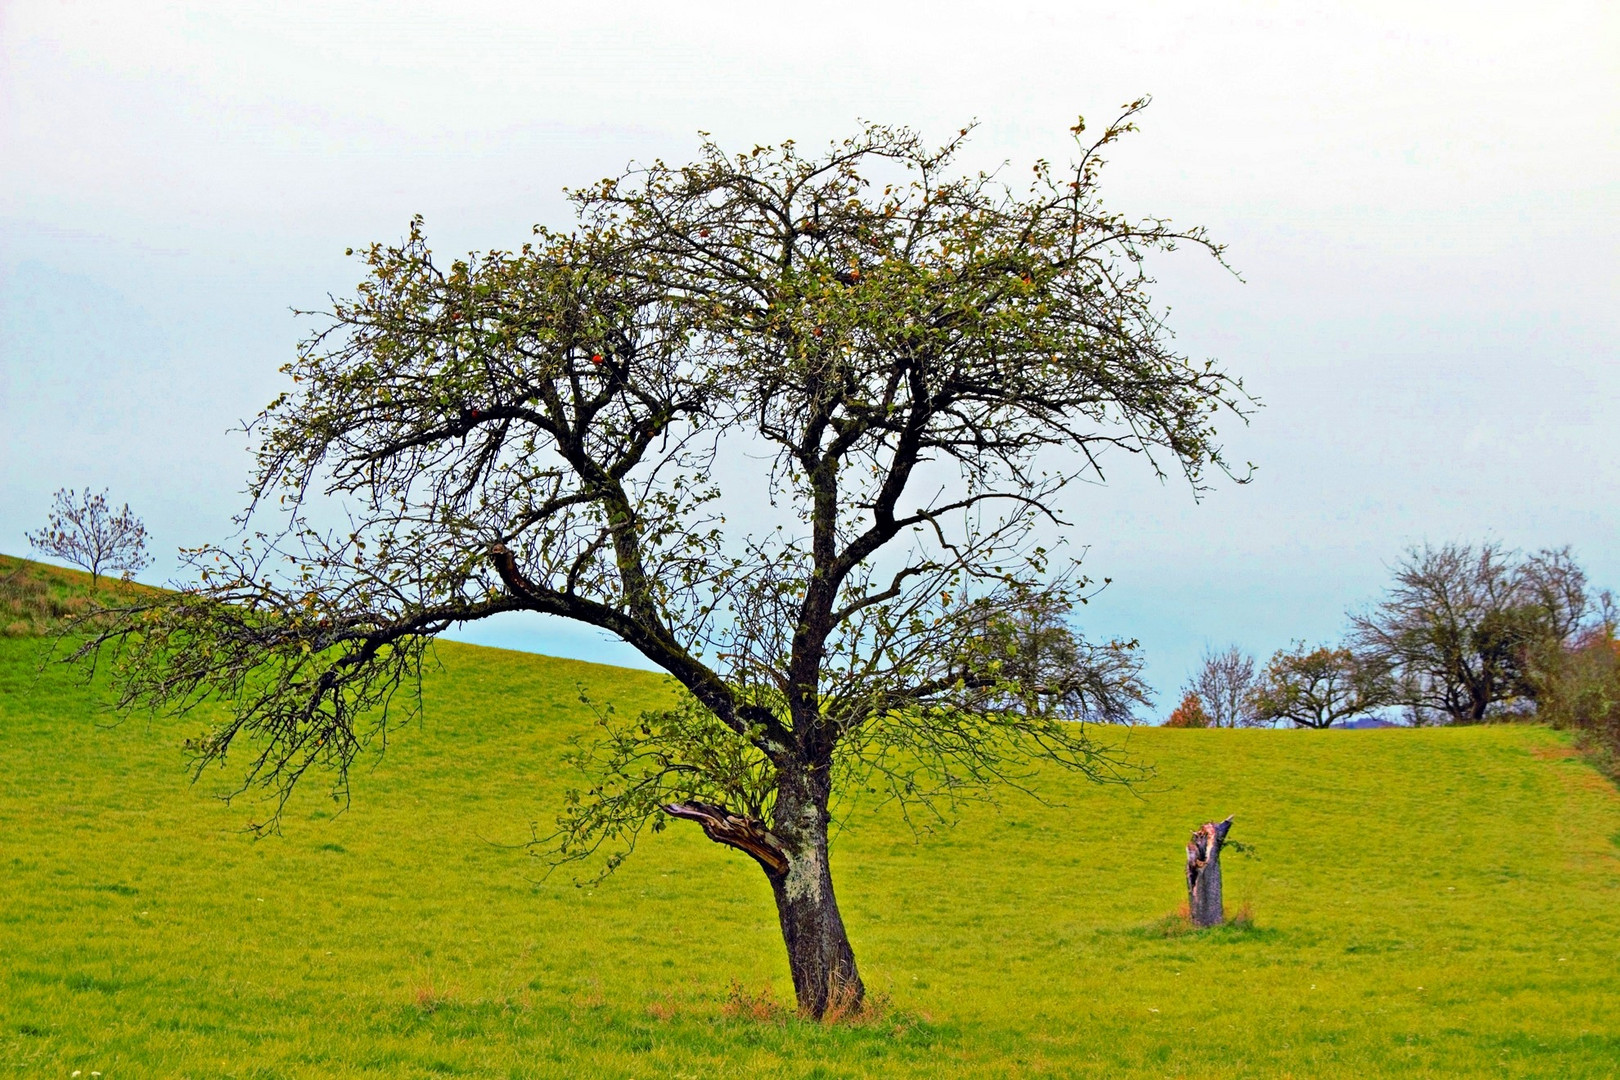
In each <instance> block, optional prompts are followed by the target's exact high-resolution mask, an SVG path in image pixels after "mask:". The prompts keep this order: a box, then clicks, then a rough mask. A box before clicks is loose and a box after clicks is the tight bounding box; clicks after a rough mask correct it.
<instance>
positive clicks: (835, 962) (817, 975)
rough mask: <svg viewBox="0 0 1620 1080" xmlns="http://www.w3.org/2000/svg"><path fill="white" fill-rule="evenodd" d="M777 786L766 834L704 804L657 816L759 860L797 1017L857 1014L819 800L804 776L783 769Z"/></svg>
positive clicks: (858, 997)
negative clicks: (693, 825)
mask: <svg viewBox="0 0 1620 1080" xmlns="http://www.w3.org/2000/svg"><path fill="white" fill-rule="evenodd" d="M778 782H779V784H780V787H779V789H778V793H777V800H776V813H775V814H774V817H775V822H774V824H773V825H772V827H771V828H769V829H767V828H766V827H765V825H764V823H763V822H760V821H757V820H755V819H753V818H749V817H744V816H741V815H737V814H733V813H731V812H729V811H727V810H726V809H725V808H724V807H720V806H713V805H711V804H708V803H699V802H687V803H675V804H672V805H669V806H666V807H664V811H665V812H666V813H668V814H670V815H672V816H674V817H679V818H686V819H688V820H690V821H696V822H697V823H698V824H699V825H701V826H702V827H703V831H704V833H705V834H706V835H707V836H708V837H709V839H711V840H713V841H715V842H716V843H720V844H725V845H727V846H728V847H734V848H736V849H737V850H739V851H742V852H745V853H746V854H748V855H749V856H751V857H752V858H753V859H754V861H755V862H757V863H759V865H760V868H761V869H762V870H764V871H765V877H766V878H767V879H768V880H769V881H770V883H771V891H772V893H774V894H775V897H776V913H777V917H778V919H779V920H780V922H781V926H782V941H783V944H785V945H786V946H787V954H788V969H789V970H790V971H791V972H792V975H793V993H794V996H795V998H797V1000H798V1006H799V1012H800V1014H801V1015H804V1016H807V1017H810V1018H812V1019H816V1020H820V1019H822V1018H823V1017H824V1016H826V1015H827V1014H828V1013H831V1014H833V1015H834V1016H839V1015H845V1014H848V1013H850V1012H853V1011H857V1010H859V1008H860V1007H861V1003H862V1002H863V1001H864V1000H865V998H866V987H865V986H864V985H863V984H862V983H861V976H860V972H859V971H858V970H857V969H856V966H855V950H854V949H852V948H851V947H850V944H849V935H848V934H847V933H846V932H845V930H844V919H843V916H842V915H840V914H839V912H838V899H837V897H835V896H834V895H833V885H832V871H831V869H830V867H829V865H828V862H827V819H828V814H827V809H826V805H825V800H824V799H817V798H816V797H815V794H814V792H813V791H812V790H810V788H811V784H810V782H809V778H808V777H805V776H793V775H790V774H789V772H788V770H783V772H782V774H781V775H780V777H779V781H778Z"/></svg>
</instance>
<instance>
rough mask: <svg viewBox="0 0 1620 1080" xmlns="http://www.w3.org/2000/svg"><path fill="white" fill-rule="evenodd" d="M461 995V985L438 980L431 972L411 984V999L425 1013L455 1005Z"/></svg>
mask: <svg viewBox="0 0 1620 1080" xmlns="http://www.w3.org/2000/svg"><path fill="white" fill-rule="evenodd" d="M460 995H461V990H460V988H459V987H456V986H450V985H447V984H444V983H440V982H437V981H435V980H434V978H433V976H432V975H431V974H428V975H425V976H423V977H422V978H420V979H418V980H417V981H416V982H414V983H412V984H411V1001H413V1002H414V1003H415V1004H416V1007H417V1008H418V1009H420V1010H421V1011H422V1012H424V1013H434V1012H438V1011H439V1010H440V1009H442V1008H444V1007H445V1006H447V1005H453V1004H455V1002H456V999H457V998H458V997H460Z"/></svg>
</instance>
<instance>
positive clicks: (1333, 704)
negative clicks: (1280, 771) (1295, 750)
mask: <svg viewBox="0 0 1620 1080" xmlns="http://www.w3.org/2000/svg"><path fill="white" fill-rule="evenodd" d="M1390 698H1391V691H1390V686H1389V681H1388V679H1387V677H1386V676H1385V675H1384V674H1383V672H1381V671H1379V670H1378V669H1377V668H1371V667H1369V666H1368V665H1366V664H1363V663H1362V662H1361V661H1359V660H1358V659H1357V658H1356V656H1355V655H1354V654H1353V653H1352V652H1351V651H1350V650H1349V649H1334V648H1330V647H1328V646H1326V645H1323V646H1320V647H1318V648H1315V649H1307V648H1306V646H1305V644H1304V642H1299V643H1297V644H1296V645H1295V646H1294V647H1293V648H1292V649H1279V650H1278V651H1277V653H1276V654H1275V655H1274V656H1272V658H1271V662H1270V663H1268V664H1267V665H1266V670H1265V672H1264V673H1263V674H1262V675H1261V677H1260V679H1259V682H1258V684H1257V685H1256V687H1255V690H1254V694H1253V697H1252V699H1251V707H1252V708H1253V710H1254V715H1255V716H1256V718H1258V719H1259V720H1261V721H1262V722H1265V723H1275V722H1276V721H1278V720H1286V721H1288V722H1289V723H1291V724H1293V725H1294V726H1295V727H1307V728H1326V727H1331V726H1333V725H1334V724H1335V723H1338V722H1339V721H1342V720H1348V719H1350V718H1351V717H1353V716H1359V715H1360V714H1362V713H1365V712H1370V711H1372V710H1373V709H1377V708H1381V707H1383V706H1385V705H1388V704H1389V703H1390Z"/></svg>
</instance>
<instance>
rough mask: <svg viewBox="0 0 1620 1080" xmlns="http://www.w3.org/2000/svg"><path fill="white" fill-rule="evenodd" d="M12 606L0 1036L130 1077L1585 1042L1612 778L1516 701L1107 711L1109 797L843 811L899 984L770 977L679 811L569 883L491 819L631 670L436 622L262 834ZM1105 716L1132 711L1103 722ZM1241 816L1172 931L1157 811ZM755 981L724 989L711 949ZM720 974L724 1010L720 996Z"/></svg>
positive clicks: (845, 852)
mask: <svg viewBox="0 0 1620 1080" xmlns="http://www.w3.org/2000/svg"><path fill="white" fill-rule="evenodd" d="M39 647H40V642H39V640H38V639H29V638H9V639H0V866H3V867H4V873H3V874H0V1073H5V1072H9V1073H10V1074H11V1075H18V1076H25V1075H26V1076H35V1075H63V1076H65V1075H67V1073H68V1072H70V1071H71V1070H73V1069H80V1070H83V1072H84V1073H85V1074H86V1075H88V1074H89V1073H90V1071H91V1070H98V1071H101V1072H102V1073H103V1074H104V1076H105V1077H106V1078H107V1080H115V1078H117V1077H123V1076H196V1077H202V1076H240V1077H272V1076H311V1077H314V1076H372V1075H375V1076H390V1077H395V1076H428V1075H468V1076H513V1077H528V1076H565V1075H566V1076H577V1075H586V1076H679V1075H689V1076H704V1077H717V1076H736V1077H744V1076H793V1077H834V1076H876V1075H884V1076H927V1077H930V1078H939V1077H955V1076H961V1077H968V1076H973V1077H978V1076H1034V1075H1053V1076H1071V1075H1096V1076H1117V1075H1122V1074H1129V1075H1144V1076H1175V1075H1189V1076H1253V1075H1277V1076H1282V1075H1294V1076H1365V1075H1369V1074H1378V1075H1402V1076H1414V1075H1435V1076H1439V1075H1458V1074H1483V1073H1490V1074H1493V1075H1537V1076H1612V1075H1615V1073H1616V1071H1617V1069H1616V1066H1615V1062H1616V1061H1620V1019H1617V1018H1620V977H1617V975H1616V971H1617V970H1620V944H1617V941H1616V938H1615V935H1614V912H1615V911H1616V909H1617V902H1620V797H1617V795H1616V792H1615V791H1614V789H1613V788H1612V787H1611V786H1609V785H1608V784H1607V783H1606V782H1604V781H1603V780H1601V778H1599V777H1598V776H1597V775H1596V774H1594V773H1593V772H1592V771H1591V770H1590V768H1588V767H1587V766H1585V765H1584V764H1582V763H1580V761H1579V760H1578V759H1574V758H1572V757H1570V756H1569V752H1568V750H1567V747H1566V741H1565V739H1564V738H1563V737H1562V736H1560V735H1558V734H1555V733H1551V732H1548V731H1546V730H1543V729H1539V728H1531V727H1490V728H1475V729H1459V730H1433V731H1404V730H1398V731H1364V732H1363V731H1356V732H1295V731H1236V732H1233V731H1163V730H1151V729H1150V730H1143V729H1137V730H1136V731H1134V732H1131V733H1129V738H1130V743H1131V746H1132V748H1133V749H1134V750H1135V752H1137V753H1138V754H1140V755H1141V756H1142V757H1144V758H1146V759H1148V760H1151V761H1152V762H1154V763H1155V764H1156V765H1157V766H1158V769H1159V780H1158V782H1157V784H1156V790H1153V791H1149V792H1145V793H1142V794H1140V795H1132V794H1130V793H1128V792H1125V791H1121V790H1117V789H1103V788H1097V787H1087V786H1085V785H1083V784H1080V783H1078V782H1076V781H1075V780H1074V779H1072V778H1069V777H1066V776H1058V775H1048V776H1045V777H1043V778H1042V779H1041V782H1040V787H1041V790H1042V791H1043V793H1044V794H1046V795H1047V796H1049V797H1050V798H1052V799H1053V800H1055V801H1060V802H1062V803H1063V804H1064V805H1061V806H1057V805H1054V806H1043V805H1041V804H1039V803H1036V802H1034V801H1032V800H1028V799H1025V798H1022V797H1017V796H1012V797H1009V798H1008V799H1007V800H1005V801H1004V802H1003V804H1002V805H1001V807H1000V809H999V810H998V809H996V808H993V807H974V808H971V809H970V811H969V812H968V813H967V814H966V815H965V817H964V818H963V820H962V821H961V822H960V824H958V825H957V826H956V827H955V828H953V829H949V830H945V831H942V832H941V833H939V834H936V835H935V836H933V837H930V838H925V839H924V841H923V842H922V843H920V844H918V843H914V842H913V840H912V838H911V834H910V833H909V832H907V831H906V830H905V829H904V828H903V827H902V826H901V825H900V824H899V823H898V822H897V821H896V820H894V819H893V818H892V817H891V816H884V815H881V814H880V815H877V816H872V815H860V816H858V817H857V819H856V820H855V821H854V822H853V823H852V826H853V827H852V828H851V829H850V830H848V831H846V832H844V833H843V834H842V835H841V836H840V837H839V838H838V840H837V841H836V845H837V846H836V852H835V862H836V866H835V876H836V880H837V881H838V884H839V888H840V899H841V902H842V904H843V907H844V910H845V915H846V918H847V920H848V922H849V925H850V929H851V933H852V936H853V938H854V941H855V946H856V949H857V953H858V955H859V957H860V959H861V961H862V964H863V969H864V971H865V973H866V975H867V978H868V981H869V983H870V984H871V985H873V986H874V987H876V988H877V989H879V990H885V989H886V990H887V991H888V993H889V994H890V995H891V997H892V1001H893V1006H892V1009H891V1011H890V1014H889V1017H888V1019H887V1020H886V1021H885V1022H883V1023H881V1024H874V1025H871V1026H867V1027H855V1028H851V1027H844V1028H832V1029H827V1028H820V1027H816V1026H812V1025H807V1024H803V1023H800V1022H798V1021H776V1022H760V1021H758V1020H753V1019H748V1018H747V1017H738V1016H737V1015H736V1014H737V1013H738V1011H739V1009H738V1007H737V1006H738V1004H739V1003H741V1004H742V1005H744V1006H746V1004H747V1000H748V999H749V998H750V997H751V996H754V995H757V994H758V993H759V992H761V990H762V989H764V988H766V987H772V988H774V993H775V994H776V995H778V996H779V997H781V998H787V997H788V996H789V991H788V983H787V978H786V966H785V963H784V961H783V959H782V956H781V946H780V942H779V939H778V937H777V931H776V927H775V917H774V911H773V909H772V907H771V903H770V897H769V891H768V888H767V886H766V884H765V882H764V880H763V878H762V877H761V876H760V875H759V873H758V871H757V870H756V869H755V868H753V866H752V864H748V863H746V862H745V860H743V859H742V858H741V857H740V856H735V855H734V854H732V853H729V852H726V851H723V850H721V849H719V848H717V847H715V846H714V845H712V844H709V843H708V842H707V841H705V840H704V839H703V838H702V837H701V835H700V834H698V832H697V831H696V830H695V829H684V828H679V827H677V828H673V829H671V830H670V831H668V832H665V833H663V834H661V835H658V836H650V837H648V838H647V839H646V840H645V841H644V843H643V845H642V850H641V851H639V852H638V853H637V854H636V856H635V857H633V858H632V859H631V861H630V862H629V863H628V864H627V865H626V867H625V868H624V869H623V870H622V871H621V872H620V873H619V874H618V875H617V876H615V877H614V878H612V879H610V880H609V881H608V882H607V883H606V884H604V885H603V886H601V887H600V888H597V889H579V888H575V887H574V886H573V885H572V883H571V880H570V878H569V877H568V875H567V872H566V871H563V872H561V873H558V874H553V875H552V876H551V877H549V878H545V879H543V880H542V873H543V869H544V868H543V867H542V866H541V865H539V864H538V863H536V862H535V861H534V860H532V859H529V858H527V857H526V856H525V854H524V852H523V851H522V849H521V848H520V847H517V846H514V845H518V844H520V843H521V841H523V840H524V839H526V838H527V837H528V836H529V832H530V822H538V823H539V825H538V828H540V830H541V831H542V832H543V831H544V830H545V826H546V823H547V822H549V821H550V819H551V817H552V815H553V814H554V813H555V809H556V807H557V805H558V803H559V798H560V793H561V791H562V789H563V788H564V787H565V786H566V784H567V781H566V778H564V777H562V776H560V775H559V773H560V768H559V766H558V761H557V759H558V754H559V752H560V751H561V749H562V748H563V745H564V742H565V740H566V738H567V737H568V736H570V735H571V734H574V733H577V732H580V731H582V730H584V729H585V728H586V727H587V726H588V725H589V722H590V717H589V713H588V712H587V711H586V710H584V709H583V708H582V707H581V706H580V704H579V703H578V700H577V698H578V689H579V687H581V686H583V687H584V688H586V689H587V690H588V691H589V693H590V694H591V696H592V697H593V698H594V699H596V700H601V701H607V700H612V701H614V702H615V703H616V704H617V707H618V708H619V709H621V710H625V709H635V708H639V707H642V706H644V705H646V704H647V703H650V702H653V701H655V700H657V699H658V698H659V697H660V696H661V695H662V694H663V692H664V691H663V689H662V684H661V683H660V680H659V679H658V678H657V677H656V676H651V675H648V674H646V673H643V672H632V671H624V670H620V669H613V668H605V667H599V666H593V665H587V664H580V663H575V662H571V661H565V660H555V659H549V658H545V657H538V656H529V655H523V654H517V653H507V652H501V651H498V650H489V649H477V648H473V647H470V646H457V645H443V646H441V647H440V649H439V655H440V657H441V659H442V660H443V662H444V669H443V670H442V671H441V672H438V673H436V674H435V675H434V676H433V677H432V680H431V681H430V683H429V685H428V688H427V714H426V719H425V721H423V722H422V723H420V724H418V725H415V726H413V727H411V728H409V729H407V730H404V731H401V732H400V733H398V735H397V737H396V738H395V739H394V740H393V742H392V744H391V745H390V747H389V749H388V752H387V754H386V756H384V757H383V758H382V759H381V760H380V762H378V763H376V764H375V766H374V767H373V766H369V765H368V766H367V767H364V768H361V769H359V770H357V771H356V774H355V777H354V779H355V801H354V804H353V806H352V807H351V808H350V809H349V810H348V811H347V812H346V813H341V814H339V813H334V810H335V809H336V808H335V807H333V806H332V805H331V804H330V803H329V802H327V801H324V800H323V799H322V798H320V791H319V790H318V788H317V787H316V786H315V785H311V786H310V787H309V788H308V790H306V791H305V792H304V793H303V796H302V797H301V799H300V800H299V801H298V802H297V805H296V806H295V807H294V809H293V812H292V813H291V814H290V815H289V817H288V819H287V824H286V828H285V833H284V835H282V836H280V837H276V838H272V839H268V840H264V841H258V842H255V841H253V840H251V839H250V838H249V837H248V836H246V835H245V834H244V833H243V831H242V826H243V825H244V823H245V822H246V821H248V820H249V819H250V818H251V817H252V816H253V813H254V807H252V806H249V805H244V804H243V803H241V802H238V803H237V804H235V805H226V804H224V803H222V802H220V801H218V800H216V799H213V798H211V797H210V796H211V795H214V794H216V793H219V792H222V791H227V790H229V786H230V780H231V774H229V773H224V774H211V775H208V776H205V777H204V778H203V779H202V780H201V781H200V782H199V783H198V784H197V785H196V786H188V785H187V783H186V780H185V775H184V772H183V765H184V759H183V756H182V754H181V752H180V751H179V749H178V747H179V744H180V741H181V739H182V738H183V737H184V736H185V735H187V734H195V730H194V729H195V727H196V722H189V723H184V722H183V723H179V724H176V723H173V722H170V721H164V720H156V721H145V720H141V721H130V722H127V723H125V724H123V725H121V726H118V727H115V728H110V729H109V728H108V727H106V722H107V719H108V718H107V717H106V716H105V714H103V713H100V712H98V711H97V708H96V701H95V695H94V692H93V691H91V690H88V689H86V688H84V687H82V686H79V685H77V684H76V683H74V682H73V681H72V680H71V679H70V678H69V677H68V674H67V673H65V672H63V671H62V670H60V669H57V668H51V669H47V670H46V671H45V672H44V673H43V674H38V673H37V668H36V663H35V661H36V657H37V650H38V649H39ZM1118 734H1119V736H1120V737H1124V736H1125V735H1126V733H1124V732H1120V733H1118ZM1227 813H1235V814H1236V815H1237V827H1236V831H1235V832H1234V834H1233V835H1234V837H1235V838H1238V839H1242V840H1244V841H1246V842H1248V843H1250V844H1253V845H1254V846H1255V847H1256V848H1257V849H1258V850H1257V852H1256V854H1255V855H1254V856H1253V857H1249V858H1243V857H1236V856H1228V858H1227V860H1226V862H1227V897H1228V904H1229V910H1231V909H1235V908H1237V907H1238V906H1239V905H1243V904H1248V905H1250V906H1251V907H1252V909H1253V913H1254V920H1255V924H1256V926H1255V928H1254V929H1252V930H1246V931H1243V930H1226V931H1221V932H1217V933H1215V934H1211V935H1204V936H1183V937H1176V936H1169V937H1167V936H1164V934H1163V933H1162V932H1161V930H1160V929H1158V926H1159V921H1160V919H1161V917H1162V916H1163V915H1164V914H1166V913H1167V912H1170V911H1172V910H1174V909H1175V908H1176V906H1177V905H1178V904H1179V902H1180V901H1181V900H1182V898H1183V897H1182V892H1183V886H1182V883H1181V877H1180V875H1181V861H1182V857H1181V845H1182V844H1183V843H1184V842H1185V839H1186V836H1187V833H1188V832H1189V831H1190V829H1191V827H1192V826H1193V825H1194V824H1196V823H1197V822H1199V821H1202V820H1205V819H1207V818H1209V817H1211V816H1221V815H1225V814H1227ZM733 980H735V981H737V982H738V983H740V984H741V985H742V987H743V988H745V991H746V992H745V993H743V994H741V995H736V994H733V999H734V1000H733V1001H732V1002H731V1003H730V1004H728V1003H727V1000H726V999H727V995H728V989H727V988H728V985H729V984H730V983H731V982H732V981H733ZM741 1011H742V1012H745V1013H746V1012H747V1011H748V1009H747V1008H746V1007H744V1008H743V1009H742V1010H741Z"/></svg>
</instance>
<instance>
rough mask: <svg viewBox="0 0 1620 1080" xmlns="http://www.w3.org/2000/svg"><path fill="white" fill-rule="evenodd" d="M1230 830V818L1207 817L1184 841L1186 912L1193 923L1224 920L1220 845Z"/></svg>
mask: <svg viewBox="0 0 1620 1080" xmlns="http://www.w3.org/2000/svg"><path fill="white" fill-rule="evenodd" d="M1231 831H1232V818H1231V817H1230V816H1228V817H1227V819H1226V820H1225V821H1220V822H1215V821H1206V822H1204V823H1203V824H1202V825H1200V826H1198V828H1197V829H1195V830H1194V831H1193V834H1192V839H1191V840H1189V841H1187V916H1188V918H1190V919H1191V920H1192V924H1193V925H1194V926H1219V925H1221V923H1223V922H1225V921H1226V910H1225V907H1224V906H1223V904H1222V902H1221V846H1222V845H1223V844H1225V843H1226V834H1227V833H1228V832H1231Z"/></svg>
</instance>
